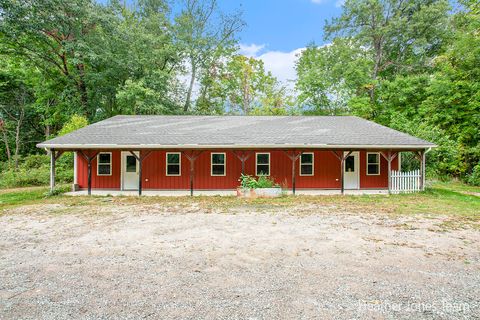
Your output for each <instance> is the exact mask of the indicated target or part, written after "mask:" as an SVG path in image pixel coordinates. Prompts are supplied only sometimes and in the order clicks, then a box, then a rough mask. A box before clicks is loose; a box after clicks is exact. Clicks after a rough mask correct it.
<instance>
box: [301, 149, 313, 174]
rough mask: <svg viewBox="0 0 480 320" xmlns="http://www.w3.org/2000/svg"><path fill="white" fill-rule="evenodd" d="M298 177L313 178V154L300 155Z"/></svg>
mask: <svg viewBox="0 0 480 320" xmlns="http://www.w3.org/2000/svg"><path fill="white" fill-rule="evenodd" d="M300 175H301V176H313V153H302V155H301V156H300Z"/></svg>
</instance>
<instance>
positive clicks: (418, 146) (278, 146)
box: [37, 143, 437, 150]
mask: <svg viewBox="0 0 480 320" xmlns="http://www.w3.org/2000/svg"><path fill="white" fill-rule="evenodd" d="M37 147H38V148H46V149H56V150H85V149H87V150H97V149H109V150H115V149H118V150H148V149H158V150H168V149H185V150H191V149H284V148H288V149H295V148H298V149H326V150H328V149H337V150H338V149H344V150H350V149H352V150H356V149H392V150H419V149H429V148H436V147H437V145H435V144H410V145H399V144H388V145H330V144H256V145H252V144H249V145H239V144H223V145H220V144H218V145H201V144H178V145H160V144H141V145H128V144H124V145H119V144H55V143H39V144H37Z"/></svg>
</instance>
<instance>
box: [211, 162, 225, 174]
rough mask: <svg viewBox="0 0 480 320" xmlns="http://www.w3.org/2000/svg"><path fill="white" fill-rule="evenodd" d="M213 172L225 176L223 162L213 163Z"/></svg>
mask: <svg viewBox="0 0 480 320" xmlns="http://www.w3.org/2000/svg"><path fill="white" fill-rule="evenodd" d="M212 174H213V175H215V176H223V175H224V174H225V166H224V165H223V164H214V165H212Z"/></svg>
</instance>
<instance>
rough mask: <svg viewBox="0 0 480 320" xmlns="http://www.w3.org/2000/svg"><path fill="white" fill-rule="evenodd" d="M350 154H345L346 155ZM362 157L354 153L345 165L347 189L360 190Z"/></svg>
mask: <svg viewBox="0 0 480 320" xmlns="http://www.w3.org/2000/svg"><path fill="white" fill-rule="evenodd" d="M347 153H348V152H345V155H346V154H347ZM359 162H360V155H359V153H358V152H352V154H350V155H349V156H348V157H347V158H346V159H345V165H344V171H343V174H344V179H345V189H359V188H360V174H359V173H360V168H359V167H360V166H359V164H360V163H359Z"/></svg>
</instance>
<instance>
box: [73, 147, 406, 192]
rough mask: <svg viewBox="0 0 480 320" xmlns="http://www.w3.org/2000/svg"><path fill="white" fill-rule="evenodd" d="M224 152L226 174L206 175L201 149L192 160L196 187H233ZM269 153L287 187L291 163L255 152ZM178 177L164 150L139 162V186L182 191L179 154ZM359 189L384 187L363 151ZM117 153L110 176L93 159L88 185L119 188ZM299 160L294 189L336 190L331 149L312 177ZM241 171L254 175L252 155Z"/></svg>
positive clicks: (231, 163) (83, 167)
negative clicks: (169, 173) (368, 167)
mask: <svg viewBox="0 0 480 320" xmlns="http://www.w3.org/2000/svg"><path fill="white" fill-rule="evenodd" d="M215 152H225V153H226V159H227V161H226V176H222V177H218V176H214V177H212V176H211V174H210V157H211V156H210V154H211V152H206V151H204V152H203V153H202V154H201V155H200V156H199V158H198V159H197V160H196V161H195V178H194V187H195V189H199V190H202V189H203V190H206V189H235V188H236V187H237V186H238V184H239V183H238V178H239V177H240V173H241V171H242V169H241V162H240V160H238V158H237V157H236V156H235V155H234V154H233V153H232V152H231V151H215ZM258 152H270V176H271V177H272V178H274V179H275V181H276V182H278V183H280V184H281V185H282V186H285V185H286V186H288V187H291V182H292V181H291V180H292V179H291V177H292V173H291V170H292V163H291V160H290V159H289V158H288V157H287V155H286V154H285V153H284V152H283V151H258ZM77 159H78V169H77V172H78V183H79V186H80V188H82V189H85V188H87V162H86V160H85V159H83V157H82V156H81V155H78V156H77ZM181 159H182V160H181V164H182V166H181V176H179V177H171V176H166V168H165V165H166V152H165V151H154V152H152V154H150V155H149V156H148V158H147V159H146V160H144V162H143V174H142V178H143V188H144V189H146V190H148V189H151V190H157V189H158V190H175V189H177V190H182V189H183V190H186V189H189V188H190V184H189V183H190V182H189V181H190V180H189V179H190V178H189V172H190V162H189V161H188V159H187V158H186V157H185V156H184V155H182V158H181ZM359 163H360V168H359V169H360V188H364V189H368V188H387V184H388V178H387V174H386V172H387V162H386V160H385V159H384V158H383V157H381V169H380V175H379V176H367V175H366V152H363V151H362V152H360V161H359ZM120 166H121V152H120V151H113V152H112V175H111V176H97V162H96V160H94V161H93V163H92V188H96V189H120V184H121V174H120V171H121V170H120V169H121V168H120ZM299 167H300V161H298V162H297V167H296V187H297V188H298V189H317V188H318V189H321V188H325V189H339V188H340V187H341V182H340V161H339V160H338V159H337V158H336V157H335V155H333V153H332V152H331V151H315V152H314V173H315V175H314V176H300V175H299V172H300V170H299ZM392 168H393V169H397V168H398V158H396V159H395V160H394V161H393V163H392ZM245 171H246V173H247V174H249V175H255V154H252V156H251V157H250V158H249V159H248V160H247V161H246V164H245Z"/></svg>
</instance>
